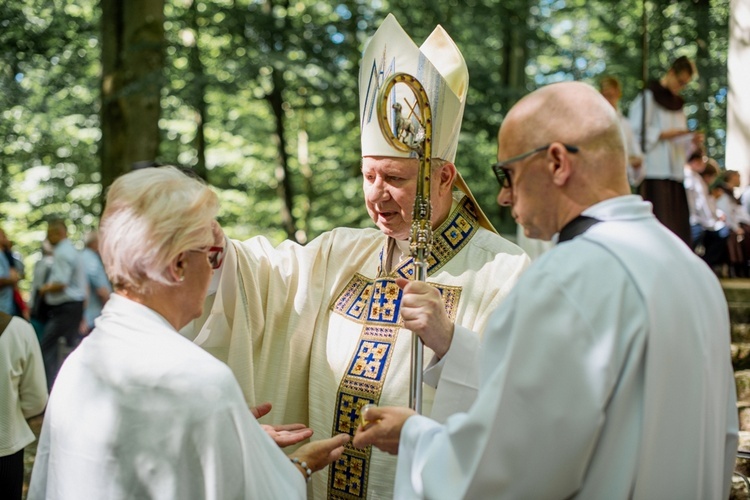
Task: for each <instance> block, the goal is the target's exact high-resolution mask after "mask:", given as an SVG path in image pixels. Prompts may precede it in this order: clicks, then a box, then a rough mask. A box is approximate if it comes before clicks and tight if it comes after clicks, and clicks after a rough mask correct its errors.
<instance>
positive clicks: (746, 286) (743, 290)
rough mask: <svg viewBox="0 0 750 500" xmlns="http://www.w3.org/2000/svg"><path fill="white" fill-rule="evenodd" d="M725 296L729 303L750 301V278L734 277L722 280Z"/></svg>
mask: <svg viewBox="0 0 750 500" xmlns="http://www.w3.org/2000/svg"><path fill="white" fill-rule="evenodd" d="M721 287H722V288H723V289H724V296H725V297H726V298H727V302H729V303H742V302H745V303H750V279H747V278H732V279H723V280H721Z"/></svg>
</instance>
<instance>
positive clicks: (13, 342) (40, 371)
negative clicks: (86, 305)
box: [0, 312, 47, 500]
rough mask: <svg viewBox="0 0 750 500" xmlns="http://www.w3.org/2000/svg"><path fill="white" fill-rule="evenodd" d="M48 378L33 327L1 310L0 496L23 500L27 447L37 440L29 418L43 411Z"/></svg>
mask: <svg viewBox="0 0 750 500" xmlns="http://www.w3.org/2000/svg"><path fill="white" fill-rule="evenodd" d="M46 404H47V381H46V380H45V377H44V361H43V360H42V352H41V350H40V349H39V342H38V341H37V338H36V335H35V334H34V329H33V328H32V327H31V325H29V323H27V322H26V321H25V320H23V319H21V318H18V317H13V316H10V315H8V314H6V313H4V312H0V422H2V423H1V424H0V497H2V498H3V500H21V497H22V489H23V462H24V461H23V456H24V449H25V448H26V447H27V446H28V445H29V444H31V443H32V442H34V439H36V438H35V437H34V433H33V432H32V430H31V428H30V427H29V424H28V423H27V420H28V419H29V418H31V417H34V416H36V415H39V414H40V413H42V412H43V411H44V407H45V405H46Z"/></svg>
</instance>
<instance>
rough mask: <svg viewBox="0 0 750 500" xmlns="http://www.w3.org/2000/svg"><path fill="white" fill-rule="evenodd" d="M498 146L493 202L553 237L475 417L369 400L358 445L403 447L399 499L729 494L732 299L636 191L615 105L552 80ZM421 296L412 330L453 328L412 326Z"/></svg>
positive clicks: (509, 321) (502, 336)
mask: <svg viewBox="0 0 750 500" xmlns="http://www.w3.org/2000/svg"><path fill="white" fill-rule="evenodd" d="M570 123H575V124H576V126H575V127H570V126H568V125H569V124H570ZM498 146H499V147H498V160H499V161H498V162H497V163H496V164H495V165H493V170H494V171H495V173H496V175H497V177H498V182H499V183H500V186H501V187H500V192H499V194H498V203H499V204H501V205H507V206H510V207H511V209H512V212H513V215H514V217H515V218H516V220H518V221H519V222H520V223H521V224H522V225H523V226H524V228H525V229H526V232H527V234H528V235H529V236H533V237H536V238H542V239H545V240H547V239H550V238H552V237H553V236H554V235H555V234H559V238H558V241H557V244H556V245H555V248H553V249H552V250H550V251H549V252H547V253H546V254H544V256H542V258H540V259H539V260H538V261H536V262H535V263H534V265H532V266H531V267H530V268H529V269H528V271H526V272H525V273H524V275H523V276H521V279H520V280H519V282H518V284H517V285H516V286H515V288H514V289H513V291H512V292H511V294H510V296H509V297H508V298H507V299H506V301H505V302H503V303H502V304H501V305H500V307H499V308H497V310H496V311H495V312H494V314H493V315H492V318H491V320H490V323H489V326H488V329H487V331H486V332H485V335H484V337H483V341H482V349H481V354H480V356H479V358H478V362H479V363H480V365H481V366H480V369H481V372H482V375H483V376H482V378H481V380H482V386H481V388H480V390H479V394H478V396H477V398H476V401H475V403H474V405H473V406H472V407H471V408H470V409H469V411H468V412H465V413H460V414H455V415H453V416H451V417H449V418H448V420H447V421H446V422H445V423H444V424H440V423H437V422H435V421H433V420H431V419H430V418H428V417H426V416H422V415H416V414H415V412H414V411H412V410H410V409H407V408H396V407H389V408H383V407H374V408H369V409H368V410H367V411H366V412H365V415H364V419H365V425H361V426H360V427H359V428H358V431H357V434H356V435H355V438H354V446H357V447H363V446H368V445H375V446H377V447H378V448H380V449H383V450H385V451H387V452H389V453H398V471H397V475H396V486H395V490H394V496H395V497H396V498H430V499H455V498H493V499H498V500H502V499H516V498H535V499H536V498H581V499H583V498H586V499H589V498H590V499H604V498H606V499H644V500H645V499H664V498H679V499H683V500H684V499H688V500H689V499H694V500H703V499H707V498H717V499H718V498H728V496H729V490H730V487H731V476H732V471H733V469H734V463H735V458H736V453H737V441H738V418H737V401H736V389H735V383H734V373H733V370H732V363H731V359H730V345H729V342H730V340H729V314H728V312H727V311H728V306H727V302H726V299H725V298H724V294H723V292H722V289H721V285H720V284H719V281H718V279H717V278H716V276H714V274H713V273H712V272H711V270H710V269H709V268H708V267H707V266H706V265H705V264H704V263H702V262H701V261H700V259H699V258H698V257H697V256H696V255H695V254H694V253H693V252H692V251H691V250H690V248H688V247H687V246H686V245H684V244H683V242H682V241H680V240H679V239H678V238H676V237H675V236H674V234H673V233H671V232H670V231H668V230H667V229H666V228H665V227H664V226H663V225H662V224H660V223H659V222H658V221H657V219H656V218H655V217H654V215H653V212H652V210H651V205H650V204H649V203H647V202H644V201H643V200H642V199H641V197H640V196H637V195H631V194H630V186H629V185H628V180H627V174H626V168H625V161H626V160H625V148H624V146H623V142H622V134H621V133H620V127H619V125H618V118H617V115H616V113H615V112H614V111H613V109H612V107H611V106H610V105H609V104H607V102H606V101H605V100H604V99H603V98H602V97H601V95H600V94H599V93H598V92H597V91H596V90H595V89H594V88H593V87H590V86H589V85H586V84H583V83H580V82H565V83H557V84H552V85H548V86H546V87H542V88H541V89H539V90H537V91H535V92H532V93H531V94H529V95H528V96H526V97H524V98H523V99H521V100H520V101H519V102H518V103H517V104H516V105H515V106H513V108H511V110H510V111H509V112H508V114H507V115H506V117H505V119H504V120H503V123H502V126H501V128H500V133H499V137H498ZM486 279H488V280H490V279H492V276H487V277H486ZM675 290H679V294H675ZM428 295H429V294H428ZM432 295H434V293H433V294H432ZM427 299H431V297H429V296H427V297H420V296H417V295H412V294H410V293H409V294H408V297H406V298H405V299H404V301H405V302H406V301H409V303H410V306H409V307H408V311H404V313H403V314H404V316H405V317H409V318H416V320H415V321H411V320H410V321H406V323H405V326H406V327H407V328H410V327H413V326H414V325H418V326H419V327H420V328H423V327H424V328H432V329H433V330H434V329H442V328H445V326H444V322H443V321H441V319H442V320H444V319H445V318H434V321H429V322H428V324H427V325H422V324H421V323H424V321H423V319H422V318H424V312H425V310H430V309H429V300H427ZM425 306H427V307H425ZM450 328H455V330H457V331H458V330H460V329H461V327H460V326H458V325H455V326H454V325H451V326H450Z"/></svg>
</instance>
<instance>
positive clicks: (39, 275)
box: [29, 239, 55, 343]
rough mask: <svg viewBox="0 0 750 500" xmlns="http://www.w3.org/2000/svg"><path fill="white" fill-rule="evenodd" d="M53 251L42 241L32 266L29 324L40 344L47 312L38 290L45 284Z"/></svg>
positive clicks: (49, 245)
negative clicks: (37, 256) (37, 258)
mask: <svg viewBox="0 0 750 500" xmlns="http://www.w3.org/2000/svg"><path fill="white" fill-rule="evenodd" d="M54 251H55V249H54V248H53V247H52V244H50V242H49V241H48V240H46V239H45V240H44V241H42V245H41V256H40V257H39V260H38V261H36V263H35V264H34V270H33V273H32V277H31V293H30V295H29V304H30V305H31V308H30V316H31V318H30V320H29V321H30V322H31V326H33V327H34V331H35V332H36V336H37V338H38V339H39V342H40V343H41V341H42V337H43V336H44V327H45V325H46V324H47V320H48V319H49V318H48V312H47V303H46V302H45V301H44V298H43V297H42V295H40V294H39V289H40V288H41V287H42V286H43V285H44V284H45V283H46V282H47V280H48V279H49V275H50V272H51V269H52V260H53V257H52V255H53V254H54Z"/></svg>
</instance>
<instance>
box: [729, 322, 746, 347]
mask: <svg viewBox="0 0 750 500" xmlns="http://www.w3.org/2000/svg"><path fill="white" fill-rule="evenodd" d="M731 328H732V343H738V344H741V343H748V344H750V323H732V325H731Z"/></svg>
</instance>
